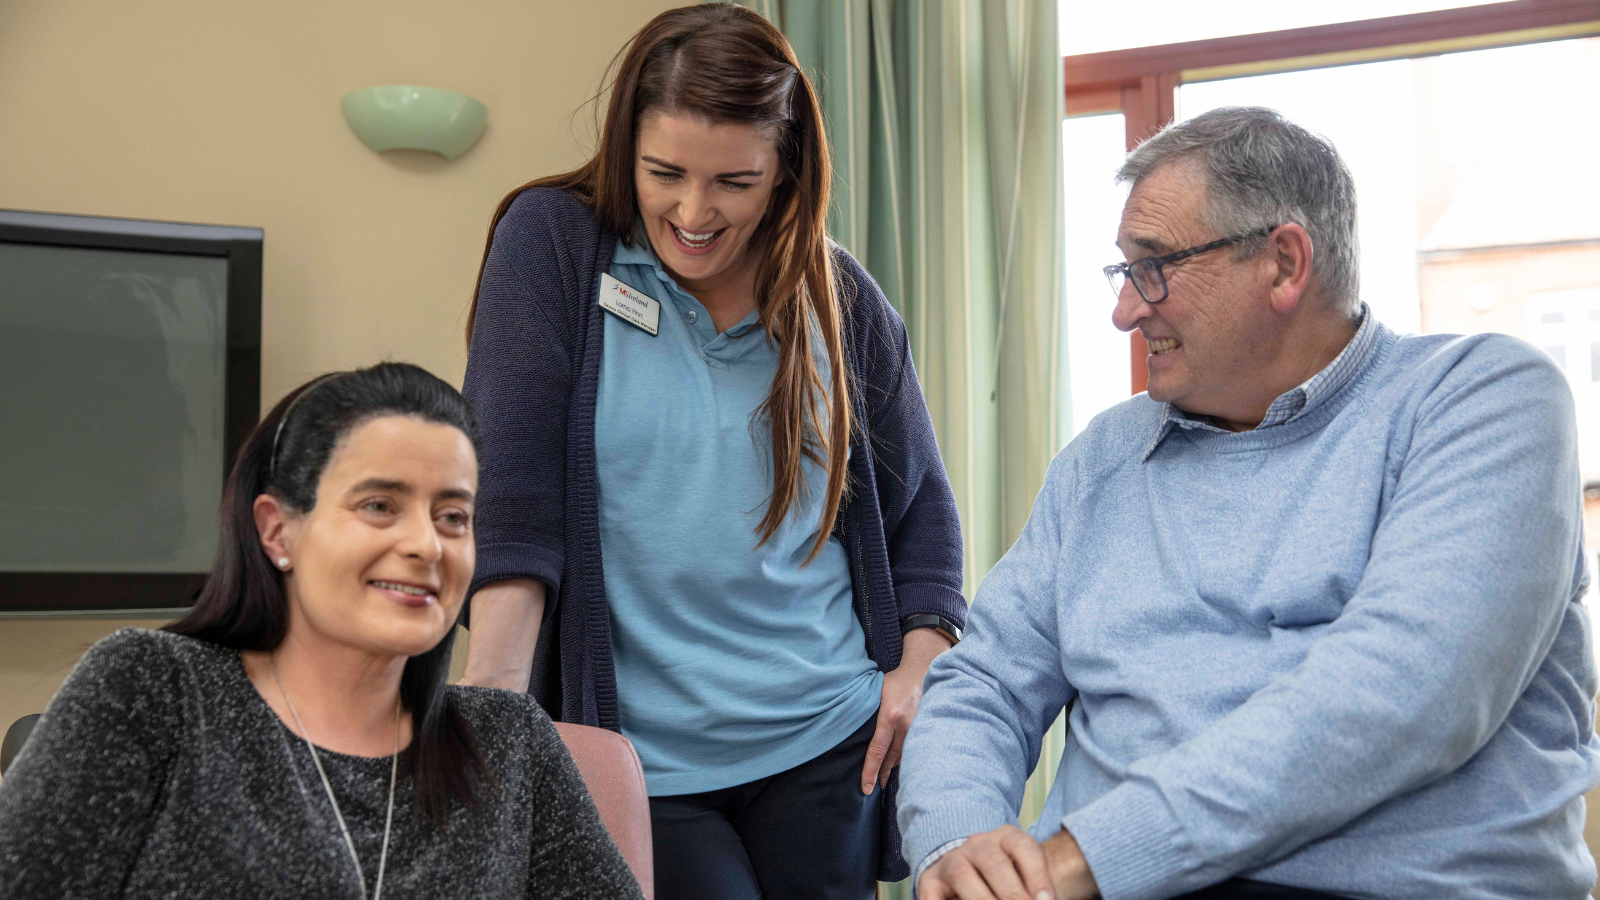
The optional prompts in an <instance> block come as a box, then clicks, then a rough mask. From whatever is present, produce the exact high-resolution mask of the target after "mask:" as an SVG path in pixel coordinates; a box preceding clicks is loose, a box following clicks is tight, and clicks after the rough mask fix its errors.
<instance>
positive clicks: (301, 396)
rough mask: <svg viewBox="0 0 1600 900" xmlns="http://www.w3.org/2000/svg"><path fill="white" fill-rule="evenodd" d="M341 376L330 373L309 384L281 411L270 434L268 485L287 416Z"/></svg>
mask: <svg viewBox="0 0 1600 900" xmlns="http://www.w3.org/2000/svg"><path fill="white" fill-rule="evenodd" d="M343 374H344V373H343V372H332V373H330V374H327V375H324V376H322V377H321V378H318V379H317V380H316V381H313V382H311V384H309V385H307V386H306V389H305V390H303V391H301V392H300V393H298V394H296V395H295V397H294V399H293V400H290V401H289V408H288V409H285V410H284V411H283V418H281V419H279V420H278V428H277V430H275V431H273V432H272V455H271V456H269V457H267V482H268V483H269V484H270V483H271V482H272V477H273V476H274V475H275V474H277V471H278V439H279V438H281V437H283V426H284V425H286V424H288V422H289V416H290V415H292V414H293V413H294V408H295V407H296V406H299V405H300V401H301V400H304V399H305V398H306V397H307V396H308V395H309V394H310V393H311V392H312V391H315V390H316V389H317V388H319V387H321V386H322V385H323V384H324V383H326V382H329V381H332V380H333V379H335V378H338V377H339V376H340V375H343Z"/></svg>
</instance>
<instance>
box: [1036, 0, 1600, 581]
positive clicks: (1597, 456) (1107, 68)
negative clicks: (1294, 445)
mask: <svg viewBox="0 0 1600 900" xmlns="http://www.w3.org/2000/svg"><path fill="white" fill-rule="evenodd" d="M1254 5H1255V4H1253V3H1250V2H1240V3H1237V4H1225V5H1223V7H1220V8H1219V7H1218V6H1217V5H1216V4H1212V5H1211V6H1209V7H1207V6H1203V5H1202V6H1195V5H1193V4H1178V3H1169V2H1167V0H1156V2H1155V5H1154V6H1153V7H1152V6H1150V5H1148V4H1147V5H1146V6H1145V7H1141V11H1140V14H1139V16H1138V19H1137V21H1136V22H1129V21H1128V16H1127V15H1126V13H1125V11H1123V10H1120V9H1116V8H1112V7H1107V8H1105V9H1104V10H1103V11H1102V10H1099V9H1086V8H1085V7H1084V6H1083V5H1082V4H1070V8H1068V7H1067V6H1064V7H1063V12H1062V29H1063V47H1064V48H1068V52H1069V53H1070V52H1074V51H1076V52H1079V53H1086V52H1089V51H1090V50H1091V49H1092V50H1093V51H1096V52H1095V53H1094V55H1089V56H1070V55H1069V56H1067V57H1066V58H1065V59H1064V60H1063V67H1064V73H1065V82H1066V98H1065V100H1066V110H1067V113H1068V119H1067V122H1066V124H1065V125H1064V128H1065V129H1066V130H1065V132H1064V136H1065V142H1066V146H1067V153H1068V161H1067V167H1068V171H1067V179H1066V181H1067V184H1068V187H1067V205H1066V209H1067V216H1068V233H1069V237H1068V242H1069V244H1082V243H1085V242H1086V244H1087V245H1088V246H1090V247H1095V246H1097V245H1103V246H1105V247H1106V248H1107V249H1108V250H1110V252H1112V253H1114V252H1115V251H1114V250H1111V247H1110V245H1111V241H1112V240H1113V239H1114V236H1115V230H1116V223H1117V217H1118V214H1119V213H1120V205H1121V195H1120V194H1114V193H1112V192H1111V191H1110V188H1109V182H1110V179H1111V176H1112V173H1113V172H1114V171H1115V166H1116V160H1115V159H1113V160H1111V161H1110V162H1107V163H1105V164H1104V168H1102V169H1101V170H1100V171H1099V172H1096V173H1083V172H1075V171H1073V167H1074V165H1076V164H1083V165H1100V164H1101V163H1099V162H1098V157H1096V158H1095V159H1094V160H1091V159H1090V158H1089V157H1088V156H1084V157H1082V158H1081V159H1080V160H1078V161H1077V162H1075V161H1074V157H1073V154H1074V153H1075V152H1077V151H1075V149H1074V144H1075V143H1078V144H1082V145H1083V146H1085V147H1086V146H1087V144H1088V142H1089V141H1090V140H1091V139H1090V137H1089V136H1088V135H1089V133H1090V131H1091V130H1092V127H1091V126H1090V125H1088V124H1086V123H1088V122H1091V121H1094V120H1095V119H1101V120H1104V124H1103V130H1102V131H1100V132H1098V133H1097V134H1098V136H1097V137H1095V138H1093V140H1095V141H1098V142H1100V144H1101V145H1103V144H1105V143H1106V142H1108V141H1109V140H1111V137H1110V136H1109V134H1110V132H1111V130H1112V120H1113V119H1120V120H1121V121H1122V123H1123V126H1124V129H1125V132H1126V134H1125V137H1126V141H1125V146H1126V147H1131V146H1133V145H1134V144H1136V143H1137V142H1138V141H1139V140H1142V139H1143V138H1144V137H1147V136H1149V135H1150V134H1153V133H1154V132H1155V131H1156V130H1157V129H1158V128H1160V127H1161V126H1162V125H1163V124H1165V123H1166V122H1168V121H1172V120H1174V119H1182V118H1186V117H1191V116H1194V115H1198V114H1199V113H1201V112H1204V111H1205V110H1207V109H1212V108H1215V107H1217V106H1222V105H1234V104H1245V105H1263V106H1271V107H1274V108H1276V109H1279V110H1281V111H1282V112H1284V113H1285V114H1286V115H1288V116H1289V117H1290V118H1292V119H1294V120H1296V121H1297V122H1299V123H1301V124H1303V125H1306V126H1307V127H1310V128H1312V129H1314V130H1316V131H1319V132H1321V133H1323V134H1326V135H1327V136H1328V137H1329V138H1331V139H1332V140H1333V142H1334V143H1335V144H1336V145H1337V146H1338V147H1339V151H1340V153H1341V155H1343V156H1344V158H1345V160H1346V162H1347V164H1348V165H1349V166H1350V168H1351V171H1352V174H1353V175H1354V177H1355V180H1356V188H1357V192H1358V196H1359V201H1360V219H1359V227H1360V234H1359V242H1360V246H1361V253H1362V258H1361V267H1362V282H1361V292H1362V298H1363V299H1364V300H1365V301H1367V302H1368V303H1369V304H1370V305H1371V307H1372V309H1373V310H1374V312H1375V314H1376V315H1377V316H1378V318H1379V319H1380V320H1382V321H1383V322H1384V323H1385V324H1387V325H1389V326H1390V327H1391V328H1393V329H1394V330H1396V331H1400V332H1408V331H1409V332H1422V333H1457V334H1474V333H1482V332H1502V333H1506V334H1510V335H1514V336H1516V337H1519V338H1521V339H1523V340H1526V341H1528V342H1529V343H1531V344H1533V345H1534V346H1536V347H1539V348H1542V349H1544V350H1545V352H1547V353H1548V354H1549V355H1550V356H1551V357H1552V359H1554V360H1555V361H1556V363H1557V364H1558V365H1560V366H1561V367H1562V369H1563V371H1564V372H1565V373H1566V376H1567V380H1568V383H1569V385H1570V387H1571V389H1572V393H1573V398H1574V400H1575V402H1576V407H1577V410H1578V416H1579V422H1578V428H1579V435H1578V438H1579V448H1580V465H1581V467H1582V473H1583V480H1584V483H1585V485H1587V486H1589V487H1590V489H1586V491H1585V517H1586V520H1587V523H1586V533H1587V535H1588V540H1589V544H1590V546H1589V548H1588V549H1589V551H1590V553H1594V552H1595V551H1596V550H1597V549H1600V216H1597V215H1596V214H1595V210H1596V209H1600V168H1597V167H1595V166H1592V165H1589V164H1588V162H1587V159H1588V156H1590V155H1592V154H1591V153H1590V148H1592V147H1594V146H1597V145H1600V119H1597V118H1596V117H1594V116H1591V115H1588V113H1587V110H1586V109H1584V108H1582V106H1581V103H1580V101H1578V100H1576V99H1575V98H1581V97H1593V96H1595V95H1597V94H1600V38H1596V37H1594V35H1597V34H1600V21H1596V20H1597V19H1600V15H1597V14H1596V13H1595V10H1594V8H1593V6H1592V4H1580V3H1570V2H1562V0H1551V2H1548V3H1541V4H1529V3H1515V4H1513V3H1496V4H1474V5H1468V4H1462V3H1424V2H1416V3H1408V2H1404V0H1388V2H1382V3H1381V4H1380V3H1372V4H1364V3H1363V2H1351V3H1347V4H1342V5H1339V6H1338V12H1336V13H1329V12H1326V11H1324V10H1323V9H1321V8H1316V9H1313V8H1311V7H1299V8H1295V9H1292V10H1289V11H1287V12H1285V13H1284V15H1296V16H1302V17H1305V18H1301V19H1298V20H1296V21H1293V22H1289V21H1287V20H1282V21H1280V20H1274V19H1269V18H1267V17H1266V14H1264V13H1260V12H1259V11H1255V12H1252V10H1251V8H1252V7H1253V6H1254ZM1369 6H1370V7H1371V8H1369ZM1379 6H1381V10H1379V9H1378V7H1379ZM1447 7H1448V8H1447ZM1185 10H1187V11H1185ZM1425 10H1432V11H1431V12H1430V11H1425ZM1402 13H1414V15H1405V16H1403V17H1401V18H1389V19H1374V20H1367V21H1351V20H1353V19H1357V18H1359V17H1360V16H1377V15H1389V16H1395V15H1399V14H1402ZM1235 14H1237V16H1238V17H1237V18H1234V17H1233V16H1234V15H1235ZM1096 16H1106V17H1109V19H1110V20H1115V21H1116V24H1115V25H1114V26H1113V25H1110V24H1104V23H1102V24H1100V25H1095V24H1094V22H1097V21H1098V20H1097V19H1095V17H1096ZM1310 17H1320V18H1319V19H1313V18H1310ZM1341 21H1342V22H1343V24H1319V23H1327V22H1341ZM1302 26H1314V27H1302ZM1265 28H1299V29H1300V30H1297V31H1290V32H1283V33H1279V34H1256V33H1249V34H1247V33H1245V32H1247V31H1248V32H1259V31H1262V30H1263V29H1265ZM1069 30H1074V33H1073V34H1071V35H1070V36H1069ZM1091 33H1092V34H1093V35H1095V37H1093V38H1092V39H1091V38H1090V37H1089V36H1088V35H1089V34H1091ZM1107 35H1114V36H1115V38H1116V40H1117V41H1120V42H1121V44H1120V46H1123V47H1129V48H1130V49H1126V50H1116V51H1115V52H1099V51H1111V50H1113V49H1114V46H1113V43H1105V42H1104V39H1106V36H1107ZM1225 35H1237V36H1236V37H1224V36H1225ZM1091 40H1102V43H1101V44H1100V45H1096V46H1093V47H1092V48H1091V46H1090V43H1089V42H1090V41H1091ZM1196 40H1203V43H1201V44H1174V45H1172V46H1148V45H1153V44H1156V43H1158V42H1162V41H1165V42H1178V41H1196ZM1075 42H1076V43H1075ZM1114 113H1115V114H1120V115H1115V116H1113V115H1111V114H1114ZM1083 152H1085V153H1086V152H1087V151H1083ZM1092 177H1098V178H1101V179H1103V185H1102V187H1100V188H1098V190H1099V191H1100V193H1098V194H1093V193H1092V192H1088V193H1086V191H1087V189H1086V188H1082V187H1079V188H1074V187H1073V184H1074V182H1076V183H1077V184H1079V185H1082V184H1086V183H1087V182H1088V181H1089V180H1090V179H1091V178H1092ZM1075 190H1077V191H1078V193H1077V194H1074V191H1075ZM1080 216H1092V217H1095V218H1096V219H1098V221H1097V222H1094V223H1086V222H1075V221H1074V219H1075V218H1077V217H1080ZM1085 232H1098V233H1099V235H1101V236H1100V237H1095V236H1093V235H1085ZM1077 253H1081V250H1079V249H1078V248H1077V247H1076V246H1069V248H1068V249H1067V255H1066V261H1067V265H1068V267H1069V268H1076V267H1079V266H1082V265H1084V264H1085V262H1087V260H1080V259H1079V258H1078V256H1076V255H1075V254H1077ZM1103 264H1104V263H1100V262H1096V263H1094V264H1093V265H1092V266H1091V268H1093V269H1095V270H1096V271H1095V275H1096V277H1098V266H1099V265H1103ZM1068 278H1069V280H1068V290H1067V299H1066V303H1067V307H1068V308H1067V315H1066V316H1065V317H1064V318H1065V319H1066V320H1067V327H1068V336H1067V337H1068V340H1067V341H1065V342H1064V343H1063V345H1064V346H1066V347H1067V348H1068V350H1069V353H1072V354H1075V355H1076V354H1080V353H1081V354H1083V356H1081V357H1078V358H1072V359H1070V360H1069V367H1070V369H1071V383H1070V385H1069V390H1070V397H1071V409H1070V411H1069V413H1068V418H1069V419H1070V421H1071V422H1072V431H1073V433H1074V434H1076V433H1077V431H1079V430H1081V429H1082V428H1083V426H1084V425H1085V424H1086V423H1087V420H1088V418H1089V417H1091V416H1092V415H1093V414H1094V413H1095V412H1097V411H1099V409H1103V408H1105V406H1109V405H1110V404H1111V403H1112V402H1115V401H1116V400H1117V399H1118V398H1117V397H1116V396H1115V395H1114V394H1113V392H1112V391H1111V390H1110V386H1111V385H1113V384H1115V383H1118V382H1119V381H1120V380H1121V379H1122V377H1123V373H1124V372H1126V373H1128V387H1129V388H1131V390H1133V391H1135V392H1137V391H1139V390H1142V389H1143V387H1144V384H1143V377H1142V376H1143V370H1144V365H1143V360H1144V356H1145V355H1146V353H1147V350H1146V348H1145V347H1144V346H1143V342H1142V341H1141V340H1139V339H1138V338H1137V337H1135V338H1134V339H1133V341H1132V344H1133V346H1132V348H1131V349H1132V363H1133V364H1132V366H1131V367H1130V368H1122V367H1119V366H1117V365H1116V363H1115V361H1113V360H1111V359H1110V358H1109V356H1110V355H1111V351H1110V348H1111V347H1112V346H1113V345H1114V344H1115V343H1116V342H1117V341H1118V339H1119V336H1118V335H1116V333H1115V332H1114V331H1112V330H1111V328H1110V323H1109V319H1110V303H1109V298H1108V300H1107V305H1106V306H1105V307H1104V308H1102V309H1101V310H1095V309H1094V307H1093V298H1094V294H1095V290H1096V289H1097V288H1098V289H1100V290H1104V288H1103V287H1101V286H1099V285H1093V286H1091V284H1090V279H1089V276H1088V275H1085V274H1083V273H1073V274H1069V276H1068ZM1073 279H1078V280H1077V281H1074V280H1073ZM1080 282H1081V285H1080V286H1079V287H1078V288H1077V289H1076V290H1074V287H1073V286H1074V285H1075V284H1079V283H1080ZM1095 315H1099V316H1100V317H1101V322H1100V323H1098V324H1097V323H1096V322H1095V321H1094V316H1095ZM1097 329H1098V330H1097ZM1120 340H1121V342H1122V344H1123V346H1124V347H1126V346H1127V343H1128V338H1126V337H1120ZM1084 342H1093V343H1092V348H1088V349H1080V345H1082V344H1083V343H1084ZM1119 369H1120V371H1119ZM1590 558H1591V559H1595V557H1594V556H1591V557H1590ZM1596 580H1597V581H1600V579H1596ZM1593 596H1594V594H1593V589H1591V597H1593Z"/></svg>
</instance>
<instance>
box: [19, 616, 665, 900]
mask: <svg viewBox="0 0 1600 900" xmlns="http://www.w3.org/2000/svg"><path fill="white" fill-rule="evenodd" d="M447 701H448V702H450V703H454V704H455V705H456V706H457V708H458V709H460V710H461V712H462V714H463V715H464V716H465V717H466V718H467V720H468V721H470V722H471V723H472V725H473V727H474V728H475V729H476V730H477V733H478V737H479V740H480V741H482V744H483V750H484V756H485V759H486V760H487V761H488V763H489V768H490V771H491V772H492V773H493V777H494V782H495V783H494V784H493V785H488V784H485V785H483V786H482V788H481V789H480V796H481V803H480V805H479V806H478V808H477V809H469V808H467V807H465V806H464V805H462V804H455V805H454V806H453V808H452V811H451V813H450V815H449V816H448V820H447V826H448V827H447V828H446V829H445V831H444V832H442V833H441V832H440V831H439V830H438V829H436V828H434V827H433V825H432V824H430V823H427V822H423V823H418V822H416V821H414V819H413V816H412V812H411V809H412V806H411V801H412V793H411V784H410V781H409V780H407V779H406V778H405V777H404V775H402V776H401V781H400V782H399V784H398V785H397V786H396V788H395V790H396V793H395V816H394V825H393V834H392V837H391V838H390V844H389V857H388V863H387V867H386V870H385V874H384V879H383V897H385V898H394V900H400V898H405V897H429V898H433V897H485V898H489V897H492V898H498V900H508V898H518V897H528V898H532V897H538V898H541V900H554V898H577V897H584V898H589V897H596V898H599V897H607V898H609V897H622V898H638V897H640V892H639V886H638V884H637V882H635V881H634V878H633V876H632V874H630V873H629V871H628V868H627V865H626V864H625V863H624V862H623V860H622V857H621V855H620V854H619V853H618V852H617V849H616V847H615V846H614V845H613V844H612V843H611V840H610V839H609V838H608V837H607V835H606V832H605V829H604V826H603V825H601V823H600V818H599V815H598V814H597V813H596V811H595V808H594V804H593V803H592V802H591V801H590V799H589V795H588V793H587V792H586V791H585V790H584V787H583V782H582V780H581V778H580V776H579V775H578V770H577V767H576V766H575V765H574V764H573V762H572V759H571V757H570V756H568V754H567V752H566V748H565V746H564V745H563V744H562V742H561V738H560V736H559V735H557V733H556V731H555V729H554V728H553V727H552V726H551V724H550V719H549V718H548V717H547V716H546V715H545V714H544V712H543V711H541V710H540V708H539V707H538V705H537V704H535V703H534V702H533V701H532V700H530V699H528V698H527V697H526V696H524V695H522V694H516V693H512V692H509V691H497V690H490V689H487V688H461V687H452V688H449V694H448V697H447ZM318 756H319V757H321V759H322V764H323V767H324V768H325V769H326V770H327V773H328V779H329V781H330V782H331V783H332V785H333V792H334V795H335V796H336V797H337V798H338V800H339V806H340V809H341V811H342V812H343V813H344V816H345V821H346V823H347V824H348V825H349V827H350V832H351V837H352V838H353V839H354V840H355V844H356V850H357V852H358V853H359V854H360V856H361V863H362V866H363V868H364V869H365V874H366V879H367V884H368V886H369V887H368V890H369V891H370V890H371V885H372V884H373V882H374V880H375V878H376V876H377V868H378V855H379V849H380V845H381V844H382V841H383V827H384V814H385V811H386V809H387V804H388V792H389V769H390V765H389V759H388V757H383V758H379V759H367V758H362V757H353V756H345V755H343V754H339V753H333V752H330V751H323V750H320V749H319V752H318ZM401 771H402V773H403V772H404V771H405V766H404V765H403V764H402V766H401ZM360 896H361V887H360V886H359V885H358V884H357V882H356V877H355V865H354V863H352V861H351V859H350V852H349V850H348V849H347V848H346V847H345V843H344V840H343V838H342V837H341V836H340V834H339V827H338V824H337V822H336V821H335V820H334V817H333V812H332V810H331V808H330V807H329V805H328V799H327V794H326V792H325V791H324V790H323V787H322V784H321V781H320V779H319V778H318V776H317V772H316V769H315V768H314V767H313V765H312V762H311V756H310V753H309V751H307V749H306V745H305V742H304V741H302V740H300V739H299V738H298V737H296V736H295V735H294V734H293V733H292V732H290V731H289V730H288V729H287V728H285V727H284V725H283V723H282V722H281V721H280V720H279V719H278V717H277V715H276V714H275V713H274V712H273V711H272V710H271V708H270V707H268V706H267V704H266V702H265V701H264V700H262V699H261V696H260V695H259V694H258V693H256V689H255V686H254V685H253V684H251V682H250V679H249V678H248V676H246V674H245V671H244V666H243V664H242V663H241V662H240V659H239V655H238V653H237V652H236V651H234V650H230V649H227V648H225V647H221V646H218V645H216V644H212V643H209V642H206V641H201V640H196V639H194V638H187V637H180V636H177V635H173V634H166V633H164V632H154V631H144V630H139V629H127V630H123V631H119V632H117V633H116V634H113V635H111V636H110V637H108V638H106V639H105V640H102V641H100V642H99V643H98V644H96V645H95V646H94V647H93V648H92V649H90V651H89V652H88V654H86V655H85V656H84V658H83V660H82V661H81V662H79V663H78V666H77V668H76V669H74V670H73V672H72V674H71V676H69V677H68V678H67V681H66V683H65V684H64V685H62V687H61V691H60V693H58V694H57V695H56V697H55V699H54V700H52V701H51V703H50V706H49V708H48V709H46V710H45V713H44V716H43V717H42V718H41V719H40V720H39V725H38V727H37V728H36V729H35V730H34V732H33V735H32V737H30V738H29V740H28V743H27V746H26V747H25V748H24V750H23V751H22V753H21V754H20V755H18V757H17V758H16V760H15V762H14V764H13V766H12V768H11V769H10V771H9V772H8V773H7V775H6V777H5V780H4V781H3V782H0V897H4V898H7V900H24V898H35V897H40V898H43V897H50V898H65V897H73V898H79V897H81V898H90V897H93V898H102V897H119V898H157V897H159V898H169V900H179V898H191V897H192V898H217V897H250V898H280V897H281V898H304V897H334V898H359V897H360Z"/></svg>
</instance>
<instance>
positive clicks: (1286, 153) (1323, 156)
mask: <svg viewBox="0 0 1600 900" xmlns="http://www.w3.org/2000/svg"><path fill="white" fill-rule="evenodd" d="M1180 160H1192V161H1194V162H1196V163H1198V164H1199V166H1200V169H1201V171H1202V172H1203V173H1204V175H1205V179H1206V188H1207V191H1206V194H1207V197H1206V202H1205V204H1204V207H1203V209H1202V212H1201V216H1202V218H1203V219H1204V221H1205V224H1206V225H1208V226H1210V227H1211V228H1214V229H1216V232H1217V236H1218V237H1231V236H1233V235H1236V234H1244V233H1246V232H1250V231H1256V230H1262V229H1266V228H1270V227H1276V226H1278V225H1283V224H1286V223H1289V222H1293V223H1295V224H1297V225H1299V226H1300V227H1302V228H1304V229H1305V230H1306V232H1307V233H1309V234H1310V235H1311V246H1312V248H1313V252H1312V256H1311V274H1312V277H1313V278H1315V279H1316V282H1317V284H1318V285H1320V286H1321V288H1322V292H1323V295H1324V296H1325V297H1326V299H1327V301H1328V303H1329V304H1331V305H1332V306H1333V307H1334V308H1335V309H1339V310H1342V311H1343V312H1345V313H1347V314H1349V315H1350V316H1351V317H1352V318H1354V317H1355V315H1356V313H1357V311H1358V310H1359V309H1360V306H1361V304H1360V283H1361V275H1360V268H1359V265H1358V255H1359V251H1358V247H1357V245H1356V186H1355V181H1354V180H1353V179H1352V178H1351V177H1350V170H1349V169H1348V168H1346V167H1345V164H1344V160H1342V159H1340V158H1339V151H1338V150H1335V149H1334V146H1333V142H1332V141H1330V140H1328V139H1327V138H1325V137H1323V136H1322V135H1319V134H1315V133H1313V132H1311V131H1308V130H1307V129H1305V128H1302V127H1300V126H1299V125H1296V124H1295V123H1293V122H1291V121H1289V120H1288V119H1286V118H1284V116H1283V115H1282V114H1281V113H1279V112H1278V111H1276V110H1272V109H1267V108H1265V107H1261V106H1224V107H1221V108H1219V109H1213V110H1211V111H1210V112H1207V113H1203V114H1201V115H1198V116H1195V117H1194V118H1192V119H1190V120H1188V121H1186V122H1179V123H1176V124H1172V125H1168V126H1167V127H1166V128H1163V129H1162V130H1161V131H1160V133H1158V134H1157V135H1156V136H1155V137H1152V138H1150V139H1149V140H1147V141H1145V142H1144V143H1142V144H1140V145H1139V146H1138V147H1136V148H1134V150H1133V152H1132V153H1129V154H1128V158H1127V159H1126V160H1124V161H1123V163H1122V167H1121V168H1120V169H1118V170H1117V183H1118V184H1123V183H1126V182H1132V183H1133V184H1135V185H1137V184H1138V183H1139V182H1140V181H1141V180H1143V179H1144V178H1145V177H1147V176H1149V175H1150V174H1151V173H1152V172H1154V171H1156V170H1157V169H1159V168H1161V167H1162V166H1164V165H1166V164H1168V163H1172V162H1177V161H1180ZM1265 243H1266V238H1265V237H1258V238H1255V239H1253V240H1249V241H1244V242H1242V243H1240V244H1238V245H1237V246H1235V247H1234V251H1233V253H1234V258H1235V259H1248V258H1249V257H1251V256H1252V255H1254V254H1255V253H1257V252H1259V251H1260V249H1261V248H1262V247H1263V246H1264V245H1265Z"/></svg>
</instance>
